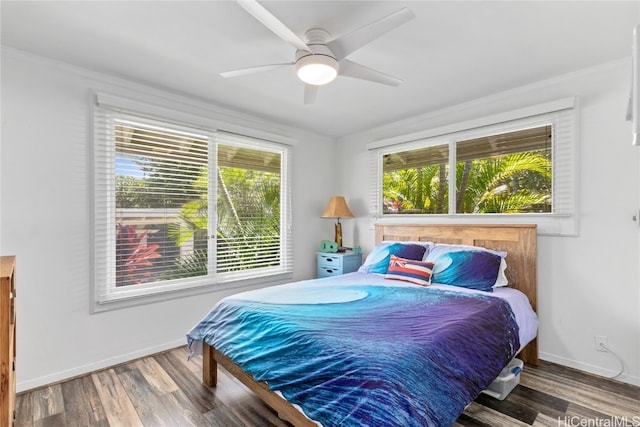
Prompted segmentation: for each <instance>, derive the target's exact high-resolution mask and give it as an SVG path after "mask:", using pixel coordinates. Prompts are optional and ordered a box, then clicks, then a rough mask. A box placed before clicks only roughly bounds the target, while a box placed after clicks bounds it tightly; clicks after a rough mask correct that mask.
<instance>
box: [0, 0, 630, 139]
mask: <svg viewBox="0 0 640 427" xmlns="http://www.w3.org/2000/svg"><path fill="white" fill-rule="evenodd" d="M261 4H262V5H263V6H264V7H265V8H267V9H268V10H269V11H270V12H271V13H272V14H274V15H275V16H276V17H278V18H279V19H280V21H282V22H283V23H284V24H286V25H287V26H289V27H290V28H291V29H292V30H293V31H294V32H295V33H296V34H297V35H299V36H300V37H301V38H303V39H304V33H305V31H306V30H307V29H309V28H314V27H316V28H317V27H320V28H324V29H325V30H327V31H329V33H331V35H332V37H338V36H340V35H342V34H344V33H346V32H349V31H351V30H354V29H356V28H359V27H361V26H363V25H365V24H368V23H369V22H371V21H373V20H376V19H378V18H380V17H382V16H385V15H387V14H389V13H391V12H393V11H396V10H398V9H400V8H401V7H404V6H406V7H409V8H410V9H411V10H412V11H413V12H414V13H415V15H416V18H415V19H413V20H412V21H410V22H408V23H407V24H404V25H403V26H401V27H399V28H396V29H395V30H393V31H391V32H389V33H387V34H386V35H384V36H382V37H381V38H379V39H377V40H374V41H373V42H371V43H370V44H368V45H366V46H364V47H363V48H361V49H360V50H358V51H356V52H354V53H353V54H352V55H350V56H349V59H351V60H353V61H355V62H358V63H360V64H363V65H366V66H368V67H371V68H374V69H376V70H379V71H382V72H384V73H386V74H390V75H392V76H395V77H398V78H401V79H402V80H404V82H403V84H402V85H400V86H399V87H390V86H384V85H380V84H376V83H372V82H368V81H362V80H356V79H352V78H349V77H338V79H336V80H335V81H334V82H333V83H331V84H329V85H327V86H324V87H321V88H320V90H319V92H318V95H317V98H316V102H315V104H313V105H304V104H303V102H302V100H303V84H302V82H300V81H299V80H298V79H297V78H296V77H295V74H294V70H293V69H289V68H286V69H277V70H272V71H266V72H263V73H260V74H253V75H248V76H243V77H236V78H232V79H225V78H222V77H220V76H219V75H218V73H220V72H222V71H228V70H233V69H237V68H243V67H249V66H254V65H263V64H271V63H280V62H291V61H292V60H293V56H294V52H295V48H293V47H292V46H291V45H289V44H288V43H286V42H284V41H283V40H282V39H280V38H278V37H277V36H276V35H275V34H273V33H272V32H271V31H270V30H268V29H267V28H265V27H264V26H263V25H262V24H261V23H259V22H258V21H257V20H256V19H255V18H254V17H252V16H251V15H249V14H248V13H247V12H246V11H245V10H244V9H243V8H241V7H240V6H239V5H238V4H236V3H235V2H232V1H193V2H191V1H179V2H178V1H175V2H173V1H128V2H120V1H106V2H96V1H77V2H66V1H65V2H62V1H42V2H35V1H5V0H3V1H2V3H1V4H0V14H1V15H2V33H1V37H2V39H1V40H2V45H3V46H11V47H13V48H17V49H21V50H25V51H29V52H33V53H36V54H39V55H43V56H46V57H50V58H54V59H57V60H61V61H65V62H67V63H71V64H74V65H78V66H81V67H84V68H88V69H91V70H96V71H99V72H104V73H107V74H110V75H114V76H118V77H124V78H126V79H129V80H133V81H138V82H143V83H145V84H147V85H150V86H154V87H157V88H161V89H165V90H170V91H173V92H176V93H179V94H183V95H188V96H191V97H195V98H198V99H202V100H207V101H212V102H214V103H215V104H217V105H222V106H225V107H230V108H233V109H236V110H240V111H243V112H248V113H251V114H254V115H257V116H259V117H263V118H266V119H270V120H275V121H278V122H281V123H285V124H288V125H292V126H295V127H298V128H302V129H307V130H310V131H313V132H316V133H319V134H322V135H327V136H330V137H341V136H346V135H350V134H353V133H358V132H361V131H364V130H367V129H370V128H372V127H376V126H379V125H383V124H385V123H389V122H393V121H396V120H399V119H402V118H406V117H409V116H413V115H417V114H422V113H427V112H430V111H434V110H438V109H441V108H444V107H447V106H451V105H455V104H458V103H461V102H464V101H467V100H472V99H476V98H479V97H483V96H487V95H491V94H494V93H497V92H501V91H504V90H509V89H511V88H515V87H518V86H522V85H526V84H528V83H532V82H536V81H539V80H543V79H547V78H550V77H553V76H557V75H560V74H564V73H568V72H571V71H574V70H579V69H582V68H586V67H590V66H593V65H598V64H601V63H604V62H607V61H612V60H617V59H621V58H625V57H629V56H630V55H631V42H632V38H631V35H632V30H633V28H634V26H635V25H637V24H638V23H639V22H640V7H639V4H640V2H638V1H637V0H635V1H620V2H617V1H567V2H563V1H466V2H463V1H412V2H411V1H410V2H403V1H402V2H401V1H275V2H274V1H264V2H261Z"/></svg>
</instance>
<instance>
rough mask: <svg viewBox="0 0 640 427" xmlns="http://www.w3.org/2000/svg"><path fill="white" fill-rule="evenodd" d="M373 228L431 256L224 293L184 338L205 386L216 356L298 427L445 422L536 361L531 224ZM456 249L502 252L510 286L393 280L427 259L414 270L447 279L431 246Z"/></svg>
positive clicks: (380, 242)
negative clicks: (513, 365) (516, 368)
mask: <svg viewBox="0 0 640 427" xmlns="http://www.w3.org/2000/svg"><path fill="white" fill-rule="evenodd" d="M375 235H376V248H374V252H375V251H377V250H378V249H379V248H382V249H384V248H385V245H393V246H394V247H396V246H399V247H402V248H403V249H402V250H405V251H406V250H407V249H409V248H410V249H411V250H415V249H416V248H418V249H419V247H420V246H424V247H425V248H426V249H425V255H424V257H425V258H424V259H421V260H418V258H419V256H416V257H413V258H412V259H413V260H414V261H411V260H410V259H405V258H402V257H395V255H393V257H392V258H391V263H389V260H388V259H384V260H383V261H380V262H378V260H376V259H372V258H375V257H374V256H373V254H370V255H369V256H368V257H367V261H366V262H365V265H364V266H363V268H361V269H360V271H359V272H358V273H349V274H347V275H344V276H341V277H332V278H324V279H315V280H311V281H302V282H297V283H292V284H286V285H280V286H276V287H271V288H265V289H261V290H257V291H250V292H246V293H241V294H237V295H235V296H231V297H228V298H225V299H223V300H222V301H221V302H220V303H218V304H217V305H216V307H214V308H213V309H212V310H211V312H210V313H209V314H207V316H205V318H203V320H202V321H201V322H199V323H198V324H197V325H196V326H194V328H193V329H192V330H191V331H190V332H189V333H188V334H187V339H188V343H189V349H190V353H191V354H192V355H193V354H197V353H199V352H202V356H203V372H202V375H203V376H202V378H203V382H204V383H205V384H206V385H208V386H215V385H216V383H217V365H218V364H220V365H221V366H223V367H224V368H225V369H226V370H227V371H228V372H229V373H231V374H232V375H234V376H235V377H236V378H238V379H239V380H240V381H241V382H243V383H244V384H245V385H247V387H248V388H249V389H251V390H252V391H253V392H254V393H256V394H257V395H258V396H259V397H260V398H261V399H262V400H263V401H264V402H265V403H266V404H267V405H269V406H270V407H272V408H273V409H274V410H275V411H277V412H278V414H279V415H280V417H282V418H284V419H285V420H287V421H289V422H290V423H292V424H293V425H295V426H317V425H324V426H327V427H328V426H332V425H341V426H347V425H449V424H452V423H453V422H454V421H455V419H456V418H457V417H458V416H459V415H460V414H461V413H462V412H463V410H464V407H465V406H466V405H467V404H468V403H470V402H471V401H473V399H475V397H477V395H478V394H479V393H480V392H481V391H482V390H483V389H484V388H485V387H486V386H488V384H490V383H491V381H492V380H493V379H494V378H495V377H496V376H497V375H498V373H499V372H500V371H501V369H502V368H503V367H504V366H506V365H507V364H508V363H509V361H510V360H511V359H512V358H513V357H514V356H516V355H518V357H519V358H520V359H522V360H523V361H524V362H525V363H529V364H537V363H538V348H537V338H536V334H537V317H536V315H535V310H536V292H537V271H536V270H537V262H536V259H537V256H536V254H537V243H536V242H537V240H536V226H535V225H426V224H420V225H406V224H403V225H398V224H376V226H375ZM451 245H452V246H455V247H458V246H460V247H462V246H467V247H474V248H478V247H481V248H485V249H486V250H487V252H488V253H484V251H483V255H486V256H491V255H492V254H502V257H501V258H499V259H501V261H502V264H500V268H499V270H500V272H501V273H502V274H503V275H504V276H505V283H507V282H508V286H506V287H504V286H500V287H497V286H498V282H497V281H496V283H495V285H496V286H494V287H492V288H491V289H489V291H488V292H485V291H486V290H487V289H483V290H478V289H480V288H478V289H468V288H466V287H460V286H451V285H450V284H448V283H445V284H439V283H437V282H438V281H437V280H436V282H434V283H433V284H427V283H425V284H427V285H428V286H425V284H422V285H421V284H417V283H419V282H416V281H415V280H414V279H413V278H411V279H407V278H406V277H404V278H403V277H400V279H401V280H397V277H396V276H394V274H395V273H397V274H398V275H399V276H402V275H405V272H406V271H407V268H423V267H424V266H427V267H426V268H427V271H428V273H423V272H422V271H421V272H419V275H421V276H422V275H423V274H427V276H430V278H432V279H438V280H440V279H442V280H443V281H445V282H446V280H444V277H445V274H444V273H445V272H446V270H445V271H444V272H443V271H439V270H438V268H439V266H440V265H441V262H440V261H435V263H434V262H433V259H431V261H432V262H431V263H429V261H430V259H429V258H428V254H429V253H433V254H437V252H438V251H437V250H434V247H436V246H437V247H438V249H439V250H441V251H443V250H444V252H445V253H446V254H447V256H451V253H449V252H448V249H447V246H451ZM443 248H444V249H443ZM456 250H457V249H456ZM430 251H431V252H430ZM387 252H388V251H387ZM405 253H406V252H405ZM465 253H466V251H465ZM456 254H457V253H456ZM505 254H506V256H504V255H505ZM434 256H437V255H434ZM443 259H444V258H443ZM447 259H449V258H447ZM493 259H494V257H491V260H493ZM505 260H507V261H506V265H507V268H506V270H505V269H504V265H505V264H504V262H505ZM405 261H406V265H405ZM497 262H498V263H499V262H500V261H497ZM383 263H388V265H389V267H388V271H387V268H385V271H386V273H385V274H381V273H380V272H379V271H377V270H376V268H378V267H379V266H380V265H382V264H383ZM394 263H395V264H394ZM392 265H395V266H400V267H401V268H400V267H398V268H395V267H394V268H392V267H391V266H392ZM416 266H417V267H416ZM491 268H492V269H493V267H491ZM392 270H393V271H392ZM492 271H493V270H492ZM415 272H416V270H411V274H412V275H413V274H414V273H415ZM392 273H393V274H392ZM478 275H480V273H478ZM399 276H398V277H399ZM404 279H407V280H404ZM456 280H457V279H456ZM465 280H467V279H465ZM465 283H467V282H465ZM503 284H504V283H503ZM473 287H474V286H471V288H473ZM514 290H515V291H514ZM399 307H402V309H399ZM425 307H428V310H425ZM521 310H522V311H521ZM529 312H530V313H529ZM471 313H472V314H471ZM443 319H447V320H446V321H444V320H443ZM522 319H527V320H526V321H525V322H523V321H522ZM525 323H526V324H525Z"/></svg>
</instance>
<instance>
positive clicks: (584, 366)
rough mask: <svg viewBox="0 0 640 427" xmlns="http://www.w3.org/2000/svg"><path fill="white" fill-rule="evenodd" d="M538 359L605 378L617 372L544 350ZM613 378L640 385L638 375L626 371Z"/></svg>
mask: <svg viewBox="0 0 640 427" xmlns="http://www.w3.org/2000/svg"><path fill="white" fill-rule="evenodd" d="M540 359H542V360H546V361H548V362H553V363H557V364H558V365H563V366H567V367H569V368H574V369H578V370H580V371H584V372H589V373H591V374H595V375H599V376H601V377H606V378H611V377H613V376H614V375H616V374H617V373H618V372H616V371H612V370H610V369H605V368H602V367H600V366H594V365H590V364H588V363H582V362H578V361H576V360H572V359H567V358H566V357H562V356H557V355H555V354H549V353H544V352H540ZM625 367H626V366H625ZM615 379H616V380H617V381H621V382H623V383H628V384H632V385H635V386H640V376H637V375H629V374H628V373H626V372H623V373H622V375H620V376H619V377H617V378H615Z"/></svg>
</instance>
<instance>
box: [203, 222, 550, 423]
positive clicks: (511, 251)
mask: <svg viewBox="0 0 640 427" xmlns="http://www.w3.org/2000/svg"><path fill="white" fill-rule="evenodd" d="M375 229H376V243H379V242H381V241H383V240H398V241H424V242H435V243H452V244H462V245H473V246H482V247H485V248H488V249H494V250H499V251H505V252H508V255H507V258H506V260H507V270H506V275H507V278H508V279H509V287H512V288H515V289H518V290H520V291H522V292H523V293H524V294H525V295H526V296H527V297H528V298H529V302H530V303H531V306H532V307H533V309H534V311H536V310H537V280H538V279H537V233H536V226H535V225H531V224H514V225H493V224H490V225H485V224H481V225H478V224H470V225H449V224H447V225H432V224H412V225H407V224H376V226H375ZM519 357H520V358H521V359H522V360H523V361H524V362H526V363H529V364H533V365H537V364H538V341H537V338H536V339H534V340H533V341H531V342H530V343H529V344H528V345H527V346H526V347H525V348H524V349H522V351H521V352H520V354H519ZM218 363H219V364H220V365H221V366H223V367H224V368H225V369H226V370H227V371H228V372H229V373H230V374H232V375H233V376H235V377H236V378H237V379H238V380H240V381H241V382H242V383H243V384H245V385H246V386H247V387H248V388H249V389H250V390H252V391H253V392H254V393H255V394H256V395H257V396H258V397H260V398H261V399H262V400H263V401H264V402H265V403H266V404H267V405H269V406H270V407H271V408H273V409H274V410H275V411H277V412H278V415H279V416H280V417H282V418H284V419H286V420H287V421H289V422H290V423H292V424H293V425H294V426H316V427H317V424H316V423H315V422H313V421H311V420H309V419H308V418H307V417H306V416H304V414H303V413H302V412H300V411H299V410H298V409H296V408H295V407H294V406H293V405H291V404H290V403H289V402H287V401H286V400H285V399H284V398H283V397H281V396H280V395H279V394H277V393H274V392H273V391H271V390H270V389H269V387H268V386H267V384H266V383H259V382H256V381H255V380H254V379H253V377H252V376H251V375H250V374H247V373H245V372H244V371H243V370H242V369H241V368H240V367H239V366H238V365H236V364H235V363H233V362H232V361H231V359H229V358H228V357H226V356H225V355H224V354H222V353H220V352H219V351H218V350H216V349H215V348H213V347H211V346H210V345H208V344H207V343H203V349H202V381H203V383H204V384H206V385H207V386H209V387H214V386H215V385H216V383H217V376H218Z"/></svg>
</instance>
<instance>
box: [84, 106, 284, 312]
mask: <svg viewBox="0 0 640 427" xmlns="http://www.w3.org/2000/svg"><path fill="white" fill-rule="evenodd" d="M105 99H107V100H108V101H109V102H106V103H104V104H100V103H99V102H98V105H96V106H95V108H94V121H93V133H94V146H93V157H94V171H93V172H94V222H93V228H94V233H93V250H94V256H93V263H94V287H93V300H94V309H95V310H98V311H99V310H102V309H107V308H106V307H108V305H109V303H111V302H114V301H120V300H126V299H131V298H134V297H144V296H148V295H154V294H160V293H165V294H167V293H169V292H173V291H182V290H189V289H193V288H198V287H202V286H211V285H215V284H218V285H224V284H225V283H231V282H234V283H236V282H238V281H243V280H247V279H252V278H263V277H268V276H277V275H290V274H291V272H292V271H293V265H292V249H291V241H292V236H291V226H290V222H291V211H290V195H289V189H290V188H289V184H288V181H289V173H288V167H289V166H288V163H289V160H288V152H289V148H288V146H286V145H282V144H278V143H274V142H270V141H265V140H260V139H256V138H251V137H247V136H243V135H237V134H231V133H228V132H224V131H217V130H211V129H205V128H201V129H197V128H194V127H191V126H186V125H184V124H180V123H174V122H171V121H170V120H162V119H159V118H158V117H157V116H155V115H145V114H144V113H141V112H139V111H131V110H127V109H125V108H118V107H116V106H114V103H115V102H114V98H112V97H107V98H105Z"/></svg>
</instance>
